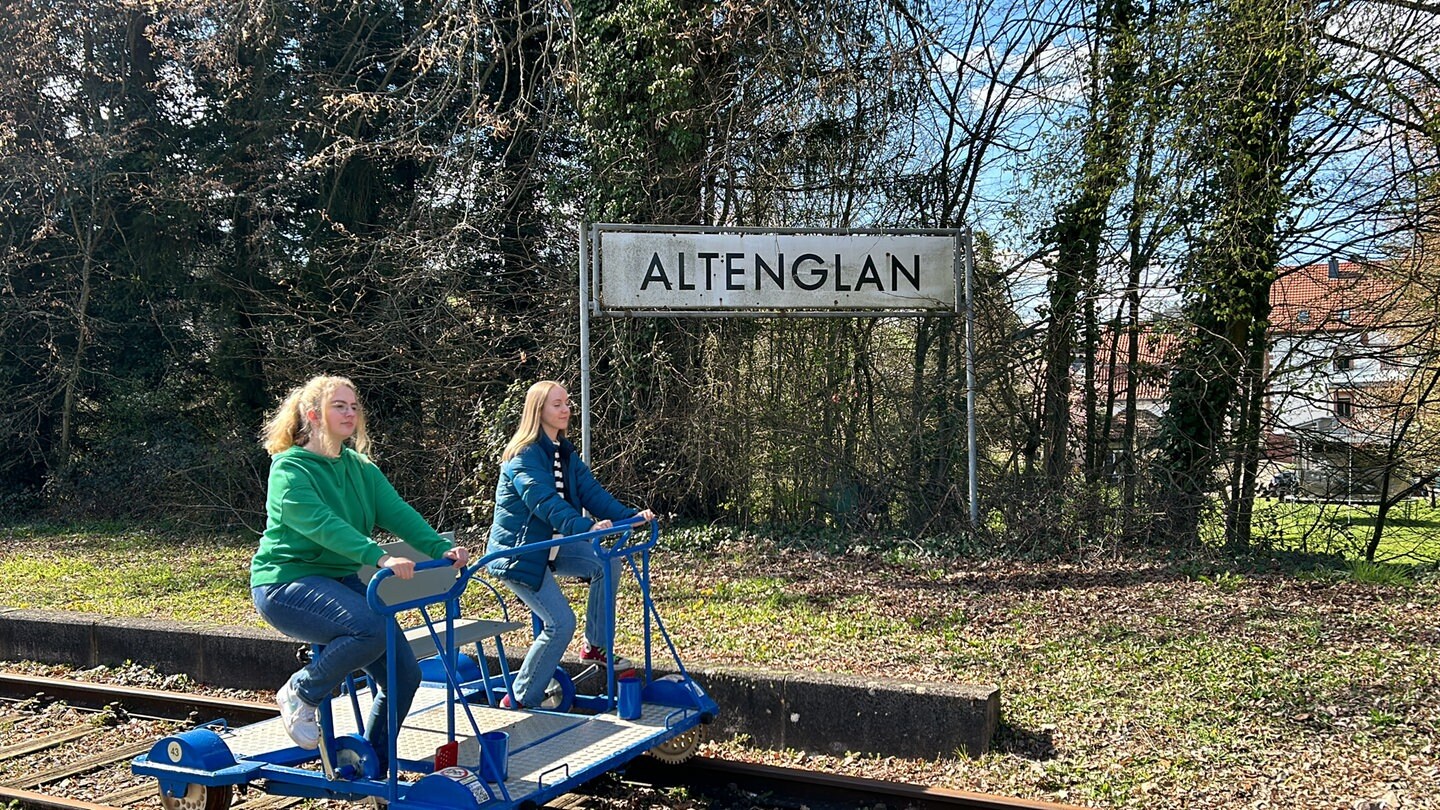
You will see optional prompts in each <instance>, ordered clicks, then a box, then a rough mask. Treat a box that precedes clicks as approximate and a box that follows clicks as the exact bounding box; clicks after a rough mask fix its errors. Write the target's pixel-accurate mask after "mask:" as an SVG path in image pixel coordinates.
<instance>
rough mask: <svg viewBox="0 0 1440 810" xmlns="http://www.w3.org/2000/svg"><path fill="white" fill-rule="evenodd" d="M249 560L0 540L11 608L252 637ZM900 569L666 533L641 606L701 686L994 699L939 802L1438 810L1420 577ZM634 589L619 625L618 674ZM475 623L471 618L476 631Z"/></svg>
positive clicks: (1150, 568) (715, 535) (1430, 633)
mask: <svg viewBox="0 0 1440 810" xmlns="http://www.w3.org/2000/svg"><path fill="white" fill-rule="evenodd" d="M1285 506H1296V507H1306V508H1311V509H1315V508H1316V507H1313V506H1312V505H1305V504H1300V505H1290V504H1286V505H1285ZM253 544H254V538H253V537H249V536H244V535H223V534H222V535H194V534H177V533H171V532H165V531H156V530H146V529H139V528H134V527H115V526H101V527H96V526H90V527H80V528H55V527H44V526H31V527H17V528H12V529H9V530H0V608H3V607H7V606H8V607H36V608H58V609H68V610H82V611H88V612H94V613H105V614H108V615H117V616H151V615H160V616H163V617H170V618H176V619H182V620H186V621H200V622H206V623H214V624H256V625H258V624H260V621H259V619H258V617H257V616H255V614H254V611H253V608H252V607H251V606H250V603H249V592H248V587H247V586H248V583H247V566H248V561H249V556H250V553H251V550H252V549H253ZM897 554H898V552H897V551H896V550H894V549H877V550H875V551H873V552H871V553H869V554H858V553H837V551H836V549H835V548H834V544H833V541H832V540H829V539H827V540H826V541H825V542H824V543H815V544H806V543H803V542H802V543H797V544H790V543H787V542H782V541H777V540H773V539H768V538H765V537H759V536H755V535H748V534H744V533H741V532H729V531H722V530H715V529H713V528H707V529H705V530H703V531H701V532H695V533H692V532H688V531H686V530H675V531H667V533H666V535H665V538H664V539H663V540H662V547H661V548H660V549H659V550H658V551H657V553H656V556H655V559H654V561H653V570H654V595H655V599H656V602H657V605H658V607H659V610H660V612H661V614H662V616H663V618H664V620H665V625H666V627H667V629H668V630H669V631H670V633H671V635H672V637H673V638H674V639H675V640H676V643H677V644H678V645H679V646H680V648H681V650H682V651H683V654H684V655H685V658H686V662H687V664H689V665H691V666H696V665H707V664H708V665H740V666H759V667H770V668H777V669H785V670H792V671H794V670H802V671H803V670H817V671H824V672H831V673H848V674H854V675H862V676H867V677H897V678H905V679H913V680H936V681H947V682H971V683H995V684H998V685H999V686H1000V689H1001V695H1002V702H1003V713H1004V727H1003V728H1002V731H1001V733H1000V734H999V735H998V736H997V739H996V742H995V749H994V750H993V752H992V753H990V754H987V755H986V756H984V757H982V758H980V759H978V760H964V759H960V760H953V761H946V762H942V763H916V764H913V765H912V766H909V767H913V768H914V769H915V774H916V775H915V777H914V778H916V779H918V780H923V781H926V782H929V783H933V784H937V785H943V786H949V787H955V788H960V789H969V790H974V789H981V790H986V791H990V792H1000V793H1008V794H1012V795H1019V796H1031V797H1036V798H1045V799H1051V800H1062V801H1069V802H1078V803H1085V804H1091V805H1096V806H1105V807H1156V806H1185V807H1195V808H1206V807H1215V808H1219V807H1236V806H1254V805H1257V804H1264V805H1265V806H1269V807H1296V808H1299V807H1314V806H1326V807H1332V806H1347V807H1348V806H1351V805H1352V804H1355V803H1356V802H1357V801H1360V800H1369V799H1373V798H1376V797H1378V796H1379V795H1381V794H1383V793H1384V792H1385V791H1386V790H1390V789H1394V790H1397V791H1398V792H1399V794H1400V795H1401V796H1402V797H1404V798H1407V799H1408V800H1409V801H1410V803H1409V804H1407V805H1405V806H1412V807H1426V806H1437V805H1436V804H1435V803H1434V802H1433V799H1432V797H1434V796H1437V795H1440V763H1437V759H1436V752H1435V746H1434V735H1435V729H1436V728H1440V678H1437V677H1436V675H1435V673H1436V672H1440V644H1437V643H1436V641H1437V640H1440V637H1437V636H1436V634H1435V631H1434V629H1433V628H1434V619H1433V617H1434V616H1435V615H1440V582H1437V581H1436V580H1435V578H1433V577H1423V576H1421V577H1417V576H1414V575H1413V569H1410V568H1408V567H1404V566H1397V565H1394V564H1393V563H1392V564H1385V565H1377V566H1365V565H1360V564H1349V565H1347V564H1345V563H1343V562H1336V563H1333V566H1332V567H1331V568H1329V569H1322V570H1320V571H1318V572H1316V571H1304V572H1297V571H1294V570H1285V569H1275V568H1269V569H1267V568H1256V569H1252V568H1245V569H1244V571H1243V573H1239V572H1236V571H1231V570H1225V569H1218V570H1217V569H1214V568H1213V567H1212V568H1210V569H1203V570H1202V569H1201V568H1195V569H1190V568H1187V567H1185V566H1184V565H1182V564H1178V563H1173V562H1166V561H1161V560H1156V561H1132V562H1123V561H1122V562H1113V563H1108V564H1095V565H1092V566H1086V567H1079V568H1077V567H1075V566H1072V565H1069V564H1067V563H1064V562H1049V563H1046V562H1018V561H996V560H973V559H955V558H943V557H938V556H935V555H934V554H933V553H931V552H929V551H925V552H923V553H922V552H921V551H919V550H917V552H916V554H915V556H913V557H911V558H906V559H896V555H897ZM1308 559H1311V560H1313V559H1316V558H1313V557H1311V558H1308ZM1107 565H1108V568H1107V567H1104V566H1107ZM1102 569H1103V570H1102ZM634 591H635V589H634V587H633V586H628V587H626V588H624V589H622V592H621V604H620V605H619V607H618V612H619V615H620V616H622V617H623V618H622V623H621V634H622V635H621V640H620V642H619V644H618V646H619V647H620V649H621V650H622V651H626V652H629V651H632V650H634V649H636V645H637V640H636V634H635V627H634V621H633V617H634V616H635V615H637V613H638V603H637V599H636V595H635V593H634ZM571 597H572V603H576V604H578V602H579V600H580V599H581V592H580V589H579V588H578V587H575V588H573V589H572V592H571ZM482 601H483V600H481V599H480V596H479V595H477V596H475V597H474V601H473V602H472V603H471V604H470V605H468V606H467V609H468V610H471V611H481V612H487V611H488V608H487V607H485V606H482V605H481V602H482ZM777 756H783V755H777ZM796 756H799V755H796ZM796 763H797V764H802V765H805V766H807V767H810V766H813V765H814V762H813V761H811V760H798V759H797V760H796ZM1397 785H1398V787H1395V786H1397Z"/></svg>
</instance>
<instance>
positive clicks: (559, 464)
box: [486, 380, 655, 708]
mask: <svg viewBox="0 0 1440 810" xmlns="http://www.w3.org/2000/svg"><path fill="white" fill-rule="evenodd" d="M569 424H570V393H569V392H568V391H566V390H565V388H564V387H563V386H562V385H560V383H557V382H553V381H550V380H542V381H540V382H537V383H535V384H534V385H532V386H530V390H529V391H528V392H526V394H525V406H524V408H523V410H522V411H521V413H520V426H519V427H518V428H516V430H515V435H514V436H512V437H510V443H509V444H507V445H505V452H504V453H503V454H502V455H501V457H500V483H499V484H498V485H497V486H496V488H495V518H494V521H493V522H492V523H491V525H490V545H489V548H488V549H487V551H486V553H493V552H495V551H499V550H500V549H512V548H518V547H520V546H523V545H525V544H526V543H540V542H544V541H546V540H550V539H552V538H555V537H565V536H569V535H574V534H582V533H584V532H588V531H592V530H596V529H608V528H610V527H611V526H612V525H613V521H616V520H624V519H626V518H631V517H635V516H637V515H638V516H640V517H643V518H644V519H645V520H654V519H655V515H654V513H652V512H651V511H650V510H649V509H644V510H639V511H637V510H634V509H631V508H629V507H627V506H624V505H622V504H621V503H620V502H619V501H617V500H615V497H614V496H613V495H611V494H610V493H609V492H606V491H605V488H604V487H602V486H600V483H599V482H598V481H596V480H595V477H594V476H593V475H591V474H590V468H589V467H588V466H586V464H585V462H584V461H582V460H581V458H580V454H579V453H578V452H576V450H575V446H574V445H573V444H571V443H570V441H569V440H568V439H566V438H565V429H566V428H567V427H568V426H569ZM585 510H588V511H589V512H590V514H591V515H594V516H595V519H593V520H592V519H591V518H589V517H586V516H585V515H584V511H585ZM488 570H489V571H490V573H492V574H494V575H495V576H497V577H500V578H501V580H503V581H504V582H505V584H506V585H508V586H509V587H510V589H511V590H512V591H514V592H515V594H516V595H517V596H519V597H520V600H521V601H522V602H524V603H525V605H526V606H527V607H529V608H530V610H531V611H532V612H534V614H535V615H536V616H538V617H539V618H540V621H541V623H542V624H543V627H542V628H541V631H540V633H539V635H537V636H536V637H535V642H534V643H533V644H531V645H530V650H529V651H528V652H526V653H525V661H524V663H522V664H521V665H520V671H519V672H518V673H516V676H515V683H514V685H513V686H512V687H511V693H510V694H509V695H506V696H505V697H504V699H503V700H502V701H501V703H500V705H501V706H504V707H506V708H524V707H527V706H528V707H532V708H533V707H536V706H539V705H540V703H541V701H542V700H544V697H545V688H546V687H547V686H549V684H550V675H551V673H553V672H554V671H555V667H556V666H557V665H559V663H560V659H561V658H563V657H564V655H565V648H566V647H567V646H569V644H570V639H572V638H574V637H575V612H574V611H573V610H571V609H570V603H569V601H567V600H566V599H565V594H564V593H563V592H562V591H561V590H560V586H559V584H558V583H556V581H555V577H557V576H572V577H579V578H581V579H584V580H587V581H589V583H590V593H589V598H588V599H587V602H586V610H585V642H586V643H585V647H584V649H583V650H582V652H581V654H580V657H581V659H583V660H587V661H596V662H600V663H604V662H606V661H607V660H608V657H607V654H606V650H605V648H604V645H605V643H606V639H609V638H611V637H612V631H611V628H610V626H609V625H610V617H611V606H610V605H607V604H605V578H606V577H612V578H614V577H618V576H619V573H620V561H619V560H618V559H617V560H611V561H610V564H609V565H606V564H605V563H603V562H602V561H601V560H600V558H599V556H598V555H596V553H595V549H594V547H593V546H591V545H590V543H588V542H574V543H565V544H564V545H561V546H557V547H554V548H551V549H548V550H540V551H536V552H533V553H529V554H517V555H514V556H509V557H502V558H500V559H497V560H495V561H493V562H491V563H490V565H489V569H488ZM629 668H630V667H629V662H626V661H624V659H619V660H617V661H616V662H615V669H616V672H617V673H618V672H620V671H622V670H625V669H629Z"/></svg>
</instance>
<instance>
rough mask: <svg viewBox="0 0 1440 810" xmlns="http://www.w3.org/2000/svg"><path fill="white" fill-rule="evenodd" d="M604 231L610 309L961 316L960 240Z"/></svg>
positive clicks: (602, 291)
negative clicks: (922, 312) (893, 312)
mask: <svg viewBox="0 0 1440 810" xmlns="http://www.w3.org/2000/svg"><path fill="white" fill-rule="evenodd" d="M603 227H604V226H601V229H599V230H597V235H596V242H597V243H598V244H596V245H595V259H596V263H597V268H598V281H599V284H598V289H597V290H596V293H597V295H596V299H597V301H598V303H599V308H600V310H601V311H602V312H617V311H652V312H657V313H658V312H695V313H702V312H706V311H712V312H713V311H720V312H725V311H739V312H750V311H776V310H798V311H802V312H875V311H885V310H906V311H918V310H949V311H951V312H955V311H957V295H956V282H955V279H956V276H957V274H958V271H959V269H960V256H961V250H962V248H961V246H960V244H961V243H960V239H959V237H958V235H956V234H955V233H949V232H944V233H939V234H937V233H935V232H929V233H925V234H904V233H862V234H857V233H844V234H827V233H818V234H817V233H776V232H760V233H755V232H716V231H709V232H677V231H674V230H667V231H646V230H635V231H619V230H604V229H603Z"/></svg>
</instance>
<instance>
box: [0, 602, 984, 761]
mask: <svg viewBox="0 0 1440 810" xmlns="http://www.w3.org/2000/svg"><path fill="white" fill-rule="evenodd" d="M297 646H298V645H297V644H296V643H295V642H294V641H292V640H289V639H286V638H285V637H283V636H281V635H280V634H278V633H275V632H274V631H271V630H268V629H261V628H251V627H213V626H192V625H185V624H178V623H174V622H163V621H153V620H146V619H110V618H105V617H101V616H95V615H93V614H86V613H70V612H64V611H40V610H8V611H3V612H0V660H3V661H20V660H28V661H39V662H44V663H54V664H66V665H71V666H77V667H91V666H100V665H105V666H119V665H122V664H124V663H126V662H134V663H137V664H143V665H145V666H151V667H154V668H155V669H156V670H159V671H160V672H163V673H166V674H183V675H186V676H188V677H190V678H191V679H193V680H195V681H197V682H200V683H205V684H210V685H212V686H218V687H223V688H231V689H256V690H267V689H273V688H276V687H278V685H279V684H280V683H282V682H283V681H284V680H285V678H286V677H288V676H289V675H290V673H291V672H293V671H294V670H295V667H296V666H297V664H296V660H295V650H296V648H297ZM135 650H146V651H147V652H146V657H145V658H144V660H138V659H137V658H136V656H135V654H134V651H135ZM691 674H692V675H693V676H694V677H695V679H696V680H697V681H699V682H700V683H701V685H703V686H704V687H705V689H706V690H707V691H709V692H710V694H711V696H712V697H714V698H715V701H716V702H717V703H719V704H720V709H721V715H720V718H719V719H718V720H717V721H716V723H715V724H713V725H711V726H709V727H707V731H708V733H709V735H710V736H711V737H714V738H716V739H730V738H734V737H743V738H744V739H745V740H746V741H747V743H748V744H750V745H755V746H759V747H762V748H774V749H784V748H793V749H800V750H806V751H813V752H816V753H822V754H836V755H839V754H845V753H851V752H853V753H860V754H879V755H882V756H898V757H909V758H921V759H935V758H947V757H954V756H957V755H967V756H972V757H975V756H980V755H982V754H984V753H986V752H987V751H989V750H990V741H991V739H992V738H993V736H994V734H995V730H996V728H997V727H998V726H999V723H1000V690H999V689H998V688H997V687H995V686H990V685H964V684H949V683H929V682H907V681H891V680H883V679H875V678H860V677H853V676H845V675H829V674H821V673H792V672H780V671H775V670H766V669H759V668H750V667H708V668H705V667H702V668H695V669H693V670H692V672H691Z"/></svg>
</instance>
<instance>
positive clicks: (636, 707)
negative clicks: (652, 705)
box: [615, 675, 641, 720]
mask: <svg viewBox="0 0 1440 810" xmlns="http://www.w3.org/2000/svg"><path fill="white" fill-rule="evenodd" d="M615 685H616V692H617V700H616V704H617V705H616V713H617V714H619V715H620V719H621V720H634V719H635V718H637V717H639V716H640V709H641V702H640V678H639V677H638V676H635V675H627V676H626V677H624V678H620V679H619V680H618V681H616V682H615Z"/></svg>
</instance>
